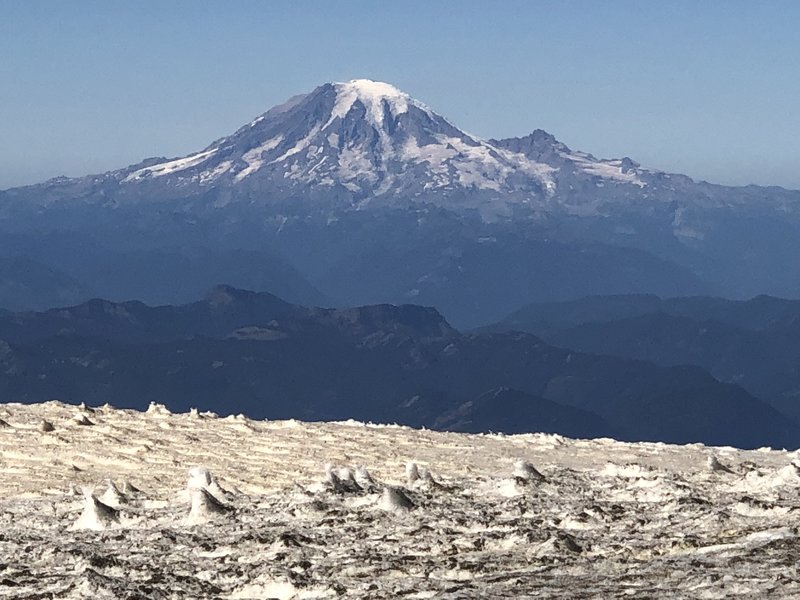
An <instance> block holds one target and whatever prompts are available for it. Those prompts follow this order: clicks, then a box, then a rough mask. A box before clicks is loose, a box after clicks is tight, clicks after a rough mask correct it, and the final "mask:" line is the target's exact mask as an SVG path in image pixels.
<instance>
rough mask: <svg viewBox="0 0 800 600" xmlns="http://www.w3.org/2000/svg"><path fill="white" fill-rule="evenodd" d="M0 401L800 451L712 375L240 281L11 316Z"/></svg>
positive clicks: (777, 419)
mask: <svg viewBox="0 0 800 600" xmlns="http://www.w3.org/2000/svg"><path fill="white" fill-rule="evenodd" d="M0 340H2V341H0V398H2V399H3V400H4V401H21V402H37V401H42V400H47V399H52V398H59V399H62V400H66V401H72V402H81V401H85V402H87V403H89V404H102V403H105V402H110V403H112V404H114V405H115V406H122V407H135V408H144V407H146V406H147V404H148V403H149V402H150V401H155V402H159V403H164V404H166V405H167V406H169V407H170V408H172V409H174V410H183V411H185V410H188V409H189V408H190V407H197V408H200V409H203V410H206V409H207V410H214V411H218V412H222V413H238V412H244V413H246V414H248V415H250V416H253V417H259V418H261V417H268V418H292V417H293V418H300V419H307V420H331V419H334V420H335V419H347V418H355V419H359V420H373V421H379V422H399V423H404V424H408V425H413V426H417V427H422V426H424V427H430V428H437V429H450V430H456V431H471V432H481V431H495V432H509V433H519V432H529V431H545V432H557V433H561V434H564V435H568V436H576V437H597V436H609V437H616V438H618V439H623V440H661V441H666V442H676V443H686V442H697V441H703V442H706V443H710V444H730V445H736V446H742V447H757V446H762V445H773V446H776V447H796V446H798V445H800V426H798V425H797V424H796V423H795V421H794V420H792V419H789V418H787V417H785V416H784V415H783V414H781V413H780V412H778V411H777V410H775V409H774V408H772V407H770V406H768V405H767V404H765V403H763V402H761V401H760V400H758V399H756V398H755V397H753V396H752V395H751V394H749V393H748V392H747V391H745V390H744V389H742V388H741V387H739V386H736V385H733V384H728V383H720V382H719V381H717V380H716V379H714V378H713V377H712V376H711V375H709V374H708V373H707V372H706V371H704V370H703V369H701V368H699V367H686V366H684V367H659V366H656V365H654V364H652V363H649V362H644V361H640V360H631V359H623V358H613V357H608V356H599V355H595V354H586V353H582V352H575V351H572V350H566V349H560V348H557V347H554V346H552V345H550V344H548V343H545V342H544V341H542V340H541V339H539V338H537V337H535V336H533V335H530V334H526V333H518V332H509V333H461V332H459V331H457V330H455V329H453V328H452V327H451V326H450V325H449V324H448V323H447V321H446V320H445V319H444V318H443V317H442V315H441V314H439V313H438V312H437V311H436V310H435V309H432V308H425V307H421V306H415V305H402V306H393V305H373V306H362V307H358V308H346V309H320V308H306V307H302V306H298V305H294V304H290V303H288V302H285V301H283V300H281V299H279V298H277V297H276V296H273V295H271V294H267V293H254V292H247V291H243V290H239V289H235V288H232V287H229V286H219V287H216V288H214V289H213V290H212V291H211V292H210V293H209V294H208V295H207V296H206V297H205V299H203V300H201V301H197V302H193V303H191V304H186V305H181V306H159V307H150V306H147V305H145V304H143V303H141V302H125V303H114V302H109V301H105V300H92V301H90V302H87V303H85V304H81V305H77V306H73V307H69V308H59V309H52V310H49V311H46V312H24V313H0Z"/></svg>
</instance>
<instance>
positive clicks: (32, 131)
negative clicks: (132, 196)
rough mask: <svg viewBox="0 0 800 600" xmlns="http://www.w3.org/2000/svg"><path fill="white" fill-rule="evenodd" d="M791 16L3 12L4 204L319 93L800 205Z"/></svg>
mask: <svg viewBox="0 0 800 600" xmlns="http://www.w3.org/2000/svg"><path fill="white" fill-rule="evenodd" d="M799 23H800V2H796V1H794V0H792V1H778V0H776V1H770V2H751V1H747V2H744V1H737V0H726V1H717V2H715V1H711V0H706V1H702V2H697V1H691V2H683V1H679V0H670V1H669V2H660V1H658V2H657V1H655V0H653V1H647V0H638V1H621V0H620V1H614V2H600V1H589V0H586V1H580V2H578V1H569V0H561V1H558V2H556V1H552V2H536V1H533V0H531V1H518V2H517V1H508V2H503V1H497V2H486V1H481V2H477V1H476V2H471V1H460V2H455V1H448V2H445V1H438V2H437V1H432V0H428V1H425V2H421V1H419V2H418V1H413V0H412V1H406V2H394V3H388V2H379V1H373V2H360V1H352V2H346V1H340V2H330V1H326V2H322V1H319V2H304V1H301V0H293V1H289V2H282V1H278V0H275V1H270V2H267V1H263V2H257V1H235V0H231V1H230V2H200V1H196V2H177V1H173V2H155V1H152V2H151V1H148V0H137V1H136V2H130V1H125V2H123V1H117V0H102V1H90V0H84V1H77V0H76V1H75V2H63V1H44V0H25V1H24V2H20V1H17V0H0V188H5V187H10V186H14V185H21V184H25V183H33V182H37V181H41V180H44V179H46V178H49V177H52V176H56V175H60V174H66V175H82V174H87V173H92V172H101V171H105V170H109V169H113V168H118V167H123V166H126V165H128V164H131V163H134V162H138V161H139V160H141V159H142V158H144V157H147V156H162V155H163V156H178V155H182V154H187V153H189V152H192V151H195V150H197V149H199V148H201V147H203V146H206V145H207V144H208V143H210V142H211V141H213V140H214V139H217V138H219V137H222V136H224V135H226V134H228V133H231V132H232V131H234V130H235V129H236V128H238V127H239V126H240V125H242V124H244V123H246V122H248V121H249V120H251V119H252V118H253V117H255V116H256V115H258V114H260V113H262V112H264V111H266V110H267V109H268V108H269V107H271V106H273V105H275V104H278V103H280V102H282V101H284V100H285V99H286V98H288V97H289V96H292V95H294V94H297V93H303V92H307V91H310V90H311V89H313V88H314V87H316V86H317V85H318V84H320V83H323V82H326V81H343V80H349V79H353V78H360V77H367V78H371V79H377V80H383V81H388V82H391V83H393V84H395V85H396V86H398V87H400V88H401V89H403V90H405V91H407V92H409V93H410V94H411V95H413V96H415V97H417V98H419V99H420V100H422V101H424V102H426V103H427V104H429V105H430V106H431V107H432V108H434V109H435V110H436V111H437V112H439V113H441V114H443V115H445V116H446V117H448V118H449V119H450V120H451V121H453V122H454V123H455V124H456V125H458V126H460V127H461V128H463V129H465V130H467V131H469V132H471V133H474V134H477V135H480V136H483V137H507V136H514V135H525V134H527V133H529V132H530V131H532V130H533V129H535V128H542V129H546V130H548V131H550V132H551V133H553V134H554V135H555V136H556V137H557V138H559V139H560V140H562V141H563V142H565V143H567V144H568V145H570V146H571V147H573V148H575V149H580V150H584V151H587V152H591V153H593V154H595V155H597V156H601V157H612V156H622V155H628V156H631V157H633V158H634V159H636V160H638V161H640V162H641V163H642V164H643V165H645V166H649V167H653V168H660V169H664V170H668V171H675V172H682V173H686V174H688V175H691V176H692V177H695V178H698V179H706V180H709V181H715V182H720V183H730V184H746V183H759V184H776V185H783V186H786V187H793V188H800V33H798V30H797V29H798V24H799Z"/></svg>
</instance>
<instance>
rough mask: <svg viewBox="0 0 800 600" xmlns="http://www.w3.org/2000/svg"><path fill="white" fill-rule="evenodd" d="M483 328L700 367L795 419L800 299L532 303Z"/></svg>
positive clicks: (799, 394) (799, 404)
mask: <svg viewBox="0 0 800 600" xmlns="http://www.w3.org/2000/svg"><path fill="white" fill-rule="evenodd" d="M488 329H491V330H493V331H527V332H530V333H534V334H536V335H539V336H541V337H542V338H543V339H545V340H547V341H548V342H550V343H553V344H556V345H558V346H564V347H568V348H574V349H576V350H581V351H584V352H595V353H601V354H607V355H613V356H620V357H625V358H634V359H641V360H647V361H652V362H654V363H656V364H660V365H689V364H691V365H698V366H701V367H703V368H704V369H707V370H708V371H709V372H710V373H712V374H713V375H714V376H715V377H717V378H719V379H720V380H722V381H728V382H731V383H736V384H738V385H741V386H742V387H744V388H745V389H747V390H748V391H749V392H751V393H752V394H754V395H756V396H757V397H759V398H761V399H763V400H766V401H768V402H769V403H770V404H772V405H773V406H774V407H776V408H777V409H779V410H781V411H782V412H784V413H786V414H787V415H790V416H791V417H793V418H795V419H798V418H800V301H799V300H783V299H780V298H773V297H769V296H759V297H756V298H753V299H751V300H748V301H732V300H724V299H722V298H708V297H694V298H669V299H663V300H662V299H661V298H658V297H656V296H648V295H643V296H597V297H589V298H583V299H580V300H575V301H570V302H554V303H541V304H530V305H528V306H526V307H524V308H522V309H520V310H518V311H516V312H514V313H513V314H512V315H510V316H509V317H508V318H506V319H505V320H503V321H501V322H500V323H498V324H497V325H495V326H492V327H490V328H488Z"/></svg>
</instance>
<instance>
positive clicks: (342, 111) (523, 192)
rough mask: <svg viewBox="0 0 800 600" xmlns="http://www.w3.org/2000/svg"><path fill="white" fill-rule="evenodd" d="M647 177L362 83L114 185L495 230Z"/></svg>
mask: <svg viewBox="0 0 800 600" xmlns="http://www.w3.org/2000/svg"><path fill="white" fill-rule="evenodd" d="M531 150H534V152H533V153H532V152H531ZM643 172H644V171H643V170H642V169H640V168H639V166H638V165H637V164H636V163H634V162H633V161H631V160H630V159H621V160H598V159H596V158H594V157H593V156H592V155H590V154H586V153H583V152H573V151H572V150H570V149H569V148H568V147H567V146H565V145H564V144H561V143H560V142H558V141H557V140H556V139H555V138H553V137H552V136H550V135H548V134H546V133H545V132H543V131H536V132H534V133H533V134H532V135H531V136H529V138H523V139H522V140H504V141H488V140H483V139H480V138H478V137H476V136H473V135H470V134H468V133H466V132H464V131H462V130H460V129H458V128H457V127H456V126H455V125H453V124H452V123H450V122H449V121H448V120H447V119H445V118H444V117H442V116H440V115H439V114H437V113H435V112H434V111H433V110H431V109H430V108H429V107H428V106H426V105H425V104H423V103H422V102H420V101H418V100H415V99H414V98H412V97H411V96H409V95H408V94H406V93H405V92H402V91H400V90H398V89H397V88H395V87H394V86H392V85H389V84H388V83H382V82H376V81H370V80H366V79H357V80H353V81H349V82H347V83H328V84H325V85H322V86H320V87H318V88H317V89H315V90H314V91H313V92H311V93H309V94H305V95H302V96H296V97H294V98H292V99H291V100H289V101H288V102H287V103H285V104H283V105H280V106H277V107H275V108H273V109H271V110H269V111H268V112H266V113H264V114H263V115H261V116H259V117H258V118H256V119H255V120H253V121H252V122H250V123H249V124H247V125H245V126H244V127H242V128H241V129H239V130H238V131H236V132H235V133H234V134H232V135H230V136H227V137H224V138H222V139H220V140H217V141H216V142H214V143H213V144H211V145H210V146H208V147H207V148H205V149H203V150H202V151H200V152H196V153H194V154H191V155H189V156H185V157H181V158H176V159H170V160H150V161H147V162H145V163H143V164H141V165H136V166H134V167H131V168H129V169H125V170H123V171H120V172H118V173H117V177H118V178H119V180H120V182H121V184H122V186H123V187H126V186H128V187H130V186H133V185H135V184H141V183H144V182H150V183H156V182H157V183H158V184H163V185H169V186H190V187H200V188H203V187H205V188H210V187H225V188H231V187H232V188H241V189H243V190H247V191H249V192H267V191H268V192H269V195H270V197H272V198H275V197H286V196H293V195H297V194H302V193H307V192H309V191H311V190H313V191H315V192H316V193H320V192H322V193H325V192H327V193H331V194H334V195H335V196H336V197H337V198H348V199H349V200H350V204H352V205H355V206H358V207H359V208H363V207H364V206H366V205H369V204H379V205H386V204H392V203H397V202H398V201H399V200H401V199H411V200H413V199H419V198H423V197H424V199H425V200H426V201H428V202H432V203H433V204H437V205H441V206H444V207H447V208H450V209H456V210H459V209H462V210H463V209H476V210H478V211H479V213H480V214H481V215H483V216H484V217H485V218H492V217H496V216H498V215H499V214H503V210H504V208H505V209H507V208H508V205H509V204H512V205H525V204H529V205H531V206H536V207H542V206H543V205H544V204H543V203H544V201H545V200H547V199H548V198H551V197H553V196H554V195H555V194H556V193H557V192H558V182H559V180H560V179H562V178H564V176H565V175H567V174H568V175H569V176H570V177H571V178H573V179H575V178H577V179H578V180H580V179H583V180H592V181H593V182H594V183H595V184H597V185H600V184H603V183H605V182H608V183H626V184H633V185H636V186H639V187H643V186H645V185H646V183H645V182H644V181H643V180H642V179H641V178H640V173H643Z"/></svg>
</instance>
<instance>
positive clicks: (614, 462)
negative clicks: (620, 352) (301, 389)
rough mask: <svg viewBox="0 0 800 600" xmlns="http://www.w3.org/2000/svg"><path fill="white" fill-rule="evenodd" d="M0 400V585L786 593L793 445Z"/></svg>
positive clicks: (121, 589)
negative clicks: (779, 447)
mask: <svg viewBox="0 0 800 600" xmlns="http://www.w3.org/2000/svg"><path fill="white" fill-rule="evenodd" d="M0 418H2V422H0V450H1V451H2V459H1V460H0V598H98V599H103V598H115V599H116V598H239V599H241V598H282V599H288V598H336V597H347V598H432V597H437V598H478V597H486V598H504V597H508V598H520V597H534V596H538V597H547V598H553V597H563V598H616V597H626V598H658V597H680V598H684V597H685V598H728V597H736V596H740V597H762V596H765V595H768V594H771V595H770V597H786V598H790V597H792V598H796V597H798V596H800V584H799V583H798V582H799V581H800V574H798V571H797V566H796V565H797V562H798V558H799V557H800V543H799V542H798V535H797V532H798V526H799V525H800V512H799V511H798V507H800V498H799V497H798V490H800V470H799V469H798V468H797V467H795V466H794V464H793V460H795V458H796V456H795V454H794V453H787V452H784V451H767V450H761V451H747V452H746V451H740V450H736V449H732V448H713V449H712V448H707V447H704V446H702V445H690V446H668V445H663V444H652V443H641V444H628V443H619V442H615V441H612V440H593V441H583V440H570V439H566V438H562V437H560V436H555V435H540V434H531V435H520V436H494V435H487V436H476V435H464V434H451V433H440V432H432V431H418V430H412V429H408V428H405V427H396V426H378V425H364V424H360V423H352V422H348V423H301V422H297V421H275V422H271V421H252V420H249V419H246V418H244V417H227V418H217V417H216V416H215V415H209V414H206V415H203V414H200V415H198V414H196V413H194V414H171V413H169V411H167V410H166V409H164V408H163V407H160V406H151V409H150V410H149V411H148V412H147V413H140V412H135V411H128V410H118V409H114V408H110V407H104V408H98V409H94V410H92V409H81V408H78V407H74V406H69V405H65V404H61V403H57V402H49V403H46V404H39V405H33V406H24V405H18V404H7V405H0ZM45 422H47V423H48V424H50V425H51V427H48V426H47V425H45ZM48 429H50V430H49V431H47V430H48Z"/></svg>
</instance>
